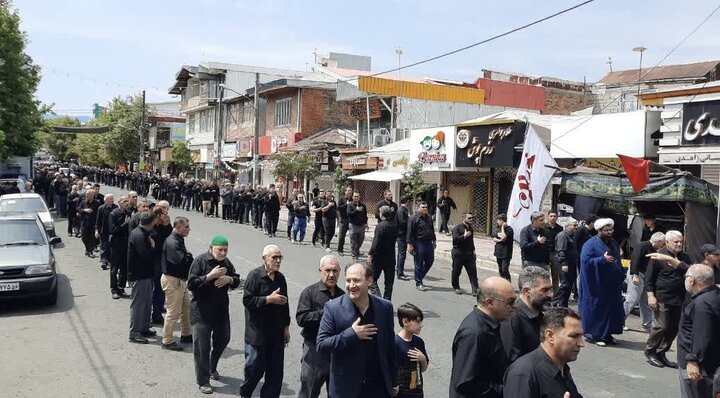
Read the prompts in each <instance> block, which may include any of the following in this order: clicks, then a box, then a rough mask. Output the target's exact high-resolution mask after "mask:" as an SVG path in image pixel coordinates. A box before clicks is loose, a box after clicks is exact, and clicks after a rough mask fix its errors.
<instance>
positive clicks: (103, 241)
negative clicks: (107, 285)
mask: <svg viewBox="0 0 720 398" xmlns="http://www.w3.org/2000/svg"><path fill="white" fill-rule="evenodd" d="M117 207H118V206H117V205H116V204H115V195H113V194H111V193H109V194H107V195H105V203H103V204H102V205H100V207H98V214H97V219H96V220H95V238H96V239H100V266H101V268H102V269H104V270H106V269H108V264H110V259H111V258H112V254H111V248H110V232H111V224H110V223H111V220H110V213H111V212H112V211H113V210H115V209H117Z"/></svg>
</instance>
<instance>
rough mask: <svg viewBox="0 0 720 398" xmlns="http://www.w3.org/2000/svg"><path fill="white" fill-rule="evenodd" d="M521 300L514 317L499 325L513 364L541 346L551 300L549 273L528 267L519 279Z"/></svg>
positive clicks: (538, 268)
mask: <svg viewBox="0 0 720 398" xmlns="http://www.w3.org/2000/svg"><path fill="white" fill-rule="evenodd" d="M518 287H519V288H520V300H518V301H517V302H516V305H515V312H514V313H513V315H512V318H510V319H509V320H507V321H505V322H503V323H502V324H501V325H500V336H501V337H502V342H503V347H504V348H505V352H507V354H508V359H509V360H510V362H514V361H515V360H516V359H518V358H520V357H521V356H523V355H525V354H527V353H528V352H530V351H532V350H534V349H536V348H537V347H538V346H539V345H540V322H542V319H543V309H544V308H545V305H547V304H549V303H550V300H551V299H552V293H553V290H552V284H551V283H550V273H549V272H548V271H546V270H544V269H542V268H540V267H535V266H532V265H531V266H529V267H525V268H524V269H523V270H522V272H521V273H520V276H519V277H518Z"/></svg>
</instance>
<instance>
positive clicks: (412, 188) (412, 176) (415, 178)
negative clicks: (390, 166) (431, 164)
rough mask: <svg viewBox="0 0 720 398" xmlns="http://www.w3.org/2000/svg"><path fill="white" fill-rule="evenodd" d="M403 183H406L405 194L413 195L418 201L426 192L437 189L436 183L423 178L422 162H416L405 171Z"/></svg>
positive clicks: (414, 199)
mask: <svg viewBox="0 0 720 398" xmlns="http://www.w3.org/2000/svg"><path fill="white" fill-rule="evenodd" d="M402 183H403V184H404V185H405V194H407V195H410V196H412V198H413V201H417V199H419V198H420V197H421V196H422V195H423V194H424V193H425V192H427V191H429V190H431V189H435V188H436V187H437V186H436V185H435V184H428V183H427V182H425V180H424V179H423V175H422V164H421V163H419V162H415V163H413V164H412V165H411V166H410V169H408V171H406V172H404V173H403V178H402Z"/></svg>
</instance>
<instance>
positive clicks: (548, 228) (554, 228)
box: [543, 210, 563, 291]
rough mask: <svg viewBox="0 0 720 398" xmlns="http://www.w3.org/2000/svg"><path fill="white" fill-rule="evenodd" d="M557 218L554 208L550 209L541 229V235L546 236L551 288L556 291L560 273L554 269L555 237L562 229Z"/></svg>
mask: <svg viewBox="0 0 720 398" xmlns="http://www.w3.org/2000/svg"><path fill="white" fill-rule="evenodd" d="M557 219H558V213H557V211H556V210H550V211H549V212H548V214H547V219H546V221H547V222H546V223H545V227H544V229H545V230H544V231H543V235H545V236H546V237H547V242H546V244H547V247H548V255H549V259H550V261H549V264H550V275H552V284H553V290H555V291H557V290H558V286H560V282H559V281H560V273H559V272H558V271H557V270H556V269H555V263H556V261H555V256H556V252H555V237H557V235H558V234H559V233H560V232H562V231H563V227H561V226H560V225H558V223H557Z"/></svg>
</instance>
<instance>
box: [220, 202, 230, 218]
mask: <svg viewBox="0 0 720 398" xmlns="http://www.w3.org/2000/svg"><path fill="white" fill-rule="evenodd" d="M222 213H223V214H222V219H223V220H232V205H222Z"/></svg>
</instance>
